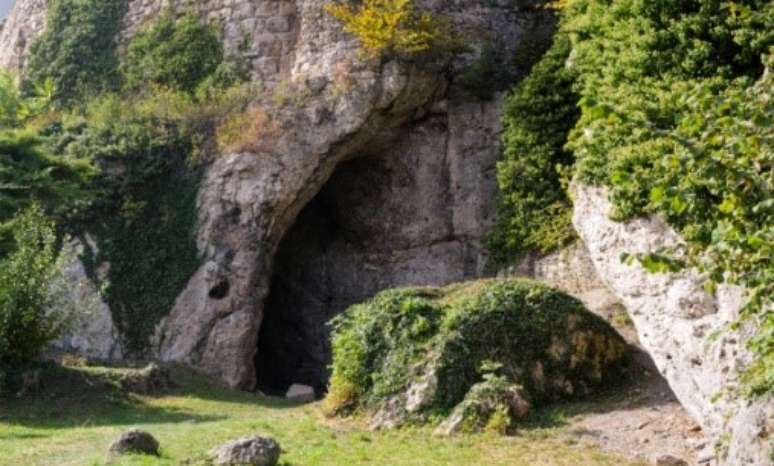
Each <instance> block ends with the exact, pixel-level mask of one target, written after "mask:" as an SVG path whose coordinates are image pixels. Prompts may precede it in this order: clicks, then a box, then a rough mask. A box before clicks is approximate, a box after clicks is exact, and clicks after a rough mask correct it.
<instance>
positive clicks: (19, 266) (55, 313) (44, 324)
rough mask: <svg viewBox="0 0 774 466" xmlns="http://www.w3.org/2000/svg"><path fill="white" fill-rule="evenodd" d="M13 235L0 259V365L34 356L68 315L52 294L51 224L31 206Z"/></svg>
mask: <svg viewBox="0 0 774 466" xmlns="http://www.w3.org/2000/svg"><path fill="white" fill-rule="evenodd" d="M13 234H14V240H15V244H16V248H15V250H14V251H13V253H12V254H11V255H10V256H8V257H7V258H5V259H4V260H2V262H0V370H2V369H8V368H9V367H17V366H19V365H21V364H26V363H29V362H30V361H32V360H34V359H35V358H37V357H38V355H39V353H40V351H41V350H43V349H44V348H45V347H46V345H47V344H48V343H50V342H51V341H52V340H53V339H55V338H57V337H58V336H59V335H60V334H61V332H62V331H63V330H64V329H66V328H67V325H68V324H69V322H70V321H71V319H72V315H71V314H70V313H69V312H68V311H70V310H71V309H70V308H68V307H67V306H61V305H58V304H60V303H58V302H57V296H55V295H54V294H53V293H52V291H53V289H52V286H53V283H54V281H55V280H56V277H57V274H58V273H59V271H60V264H59V262H58V261H57V258H56V251H55V243H56V234H55V231H54V224H53V223H52V222H51V221H50V220H47V219H46V218H45V217H44V216H43V214H42V211H41V210H40V208H39V207H37V206H32V207H30V208H29V209H27V210H25V211H24V212H23V213H21V214H20V215H19V217H18V218H17V219H16V221H15V222H14V229H13Z"/></svg>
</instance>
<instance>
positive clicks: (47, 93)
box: [0, 70, 54, 128]
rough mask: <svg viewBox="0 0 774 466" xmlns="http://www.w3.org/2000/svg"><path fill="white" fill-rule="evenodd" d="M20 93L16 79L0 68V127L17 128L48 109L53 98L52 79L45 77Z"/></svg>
mask: <svg viewBox="0 0 774 466" xmlns="http://www.w3.org/2000/svg"><path fill="white" fill-rule="evenodd" d="M26 94H27V95H25V94H24V93H22V91H21V89H19V86H18V84H17V81H16V79H15V78H14V77H13V76H12V75H11V74H10V73H8V72H6V71H3V70H0V128H17V127H20V126H22V125H24V124H25V123H27V122H28V121H29V120H30V119H32V118H35V117H37V116H38V115H40V114H41V113H43V112H45V111H46V110H48V108H49V106H50V105H51V103H52V100H53V98H54V81H53V80H52V79H51V78H48V79H46V80H45V81H44V82H42V83H40V84H34V85H32V89H31V91H30V92H28V93H26Z"/></svg>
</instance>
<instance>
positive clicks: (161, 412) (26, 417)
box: [0, 364, 222, 435]
mask: <svg viewBox="0 0 774 466" xmlns="http://www.w3.org/2000/svg"><path fill="white" fill-rule="evenodd" d="M0 403H2V407H3V409H2V411H0V422H6V423H9V424H12V425H19V426H24V427H34V428H39V429H60V428H66V427H89V426H106V425H110V426H112V425H116V426H120V425H136V424H157V423H172V422H194V423H203V422H212V421H217V420H219V419H222V417H221V416H215V415H201V414H195V413H191V412H188V411H186V410H183V409H176V408H173V407H157V406H151V405H149V404H146V403H145V402H143V401H142V398H141V397H136V396H134V395H132V394H130V393H127V392H125V391H123V390H122V389H121V388H120V387H119V385H118V383H117V381H116V378H115V377H111V376H110V374H109V373H107V372H99V373H97V372H91V371H89V370H86V369H79V368H69V367H63V366H59V365H55V364H46V365H45V366H43V367H42V369H41V389H40V390H38V391H37V392H36V393H34V394H30V395H27V396H25V397H23V398H21V399H19V398H15V397H8V398H5V399H2V400H1V401H0ZM12 435H13V434H12Z"/></svg>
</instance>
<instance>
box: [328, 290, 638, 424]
mask: <svg viewBox="0 0 774 466" xmlns="http://www.w3.org/2000/svg"><path fill="white" fill-rule="evenodd" d="M333 324H334V333H333V366H332V367H333V373H332V377H331V385H330V391H329V398H328V399H326V404H327V410H328V412H330V413H342V412H347V411H351V410H353V409H357V408H363V409H367V410H372V409H378V408H379V407H381V406H384V405H387V404H389V403H390V400H391V399H394V398H395V397H398V398H400V397H402V396H404V395H405V393H406V392H407V390H408V388H409V387H410V386H412V385H413V384H415V383H417V382H418V381H419V382H421V381H423V380H424V381H426V380H430V379H433V380H435V381H437V388H435V389H434V390H433V393H432V395H431V396H430V397H429V399H428V400H427V405H426V406H424V408H423V413H422V415H423V416H425V415H427V416H438V415H445V414H448V412H449V411H450V410H451V409H452V408H454V407H455V406H456V405H457V404H458V403H460V402H461V401H462V400H463V399H464V398H465V396H466V394H467V393H468V392H469V391H470V389H471V387H472V386H474V385H475V384H476V383H478V382H480V381H481V380H482V374H481V371H480V369H481V367H482V364H483V363H485V362H487V363H489V364H497V365H498V366H499V367H501V369H500V371H501V372H502V375H503V377H505V378H507V380H508V381H509V383H511V384H514V383H515V384H519V385H522V386H523V387H524V389H525V390H526V392H527V393H529V395H530V398H531V400H532V401H534V402H542V401H546V400H552V399H556V398H561V397H566V396H570V395H572V394H583V393H584V392H585V391H586V390H588V389H590V388H591V387H593V386H595V385H597V384H599V383H600V382H602V381H603V380H608V376H610V375H611V374H612V373H615V363H616V362H619V360H620V357H621V355H622V353H623V350H624V348H625V345H624V343H623V342H622V341H621V340H620V338H619V337H617V336H616V335H615V333H614V332H613V331H612V330H611V329H610V327H609V326H608V325H607V324H606V323H604V322H603V321H602V320H601V319H599V318H597V317H595V316H593V315H592V314H590V313H589V312H588V311H586V310H585V308H584V307H583V305H582V304H580V303H579V302H578V301H576V300H575V299H573V298H571V297H569V296H567V295H565V294H563V293H561V292H559V291H555V290H552V289H550V288H547V287H544V286H542V285H539V284H537V283H534V282H531V281H523V280H502V281H497V280H493V281H482V282H472V283H468V284H461V285H455V286H451V287H448V288H445V289H403V290H390V291H385V292H382V293H380V294H379V295H377V296H376V297H375V298H374V299H372V300H371V301H368V302H366V303H364V304H360V305H356V306H353V307H352V308H350V309H349V310H347V312H346V313H344V314H343V315H341V316H339V317H337V318H336V319H335V320H334V323H333ZM552 345H553V346H554V347H556V348H560V347H561V349H562V350H561V351H559V350H556V351H554V355H553V356H551V352H550V350H549V348H550V347H552ZM538 366H540V367H539V368H538ZM557 380H560V381H561V383H556V381H557ZM565 382H566V383H568V384H569V386H570V387H571V388H569V389H568V388H567V385H565Z"/></svg>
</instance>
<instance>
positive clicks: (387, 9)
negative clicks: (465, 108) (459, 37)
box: [326, 0, 454, 58]
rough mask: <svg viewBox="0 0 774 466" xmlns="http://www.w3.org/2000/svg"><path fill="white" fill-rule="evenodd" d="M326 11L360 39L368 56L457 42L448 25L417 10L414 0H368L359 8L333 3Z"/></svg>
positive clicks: (408, 51) (442, 45)
mask: <svg viewBox="0 0 774 466" xmlns="http://www.w3.org/2000/svg"><path fill="white" fill-rule="evenodd" d="M326 11H327V12H328V13H329V14H330V15H331V16H333V17H334V18H336V19H338V20H339V21H341V22H342V23H343V25H344V30H345V31H346V32H348V33H350V34H353V35H354V36H356V37H357V38H358V39H359V40H360V44H361V47H362V52H363V55H364V56H365V57H367V58H377V57H382V56H383V55H385V54H398V55H414V54H417V53H421V52H428V51H432V50H434V49H435V50H438V49H445V48H449V47H452V46H453V43H454V40H453V38H452V35H451V34H450V33H449V32H448V28H449V25H448V24H443V23H442V22H441V21H440V20H438V19H436V18H434V17H433V16H432V15H431V14H430V13H427V12H422V13H420V12H417V11H416V9H415V7H414V4H413V2H412V0H365V1H364V2H363V4H362V5H359V6H358V7H352V6H350V5H344V4H337V3H331V4H328V5H326Z"/></svg>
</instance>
